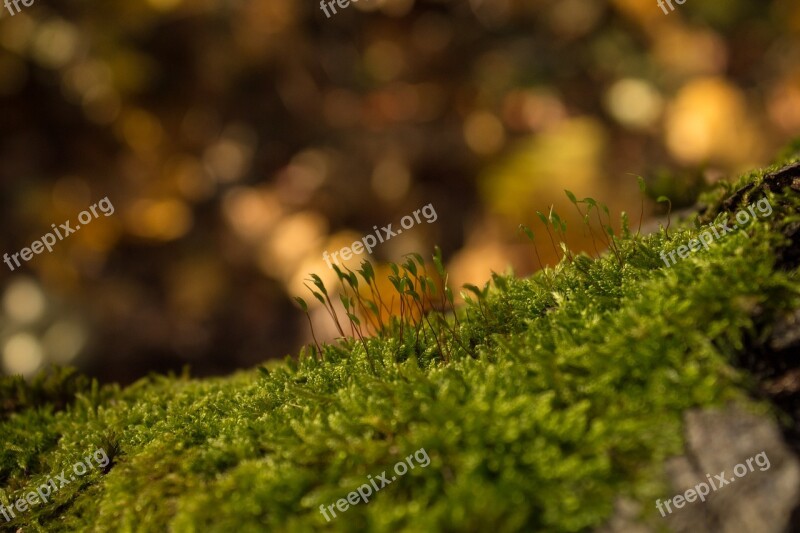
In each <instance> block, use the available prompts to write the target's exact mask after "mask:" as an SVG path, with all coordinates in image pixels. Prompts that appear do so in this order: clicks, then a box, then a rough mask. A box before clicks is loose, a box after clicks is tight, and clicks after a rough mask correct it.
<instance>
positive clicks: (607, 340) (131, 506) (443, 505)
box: [0, 171, 800, 532]
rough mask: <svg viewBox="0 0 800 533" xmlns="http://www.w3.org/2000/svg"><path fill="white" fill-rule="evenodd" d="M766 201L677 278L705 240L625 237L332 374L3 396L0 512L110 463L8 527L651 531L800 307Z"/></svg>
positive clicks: (294, 369)
mask: <svg viewBox="0 0 800 533" xmlns="http://www.w3.org/2000/svg"><path fill="white" fill-rule="evenodd" d="M763 175H764V172H763V171H762V172H757V173H753V174H751V175H750V176H747V177H745V178H744V181H743V182H742V184H744V183H755V184H758V183H759V180H761V179H762V178H763ZM742 184H740V186H741V185H742ZM724 196H725V191H718V192H717V193H713V194H711V195H710V196H708V198H707V201H708V202H709V203H710V204H711V205H712V207H713V206H715V205H718V204H719V202H720V200H721V199H722V198H723V197H724ZM769 197H770V203H771V205H772V206H773V207H774V210H775V211H774V213H773V214H772V216H770V217H769V218H764V219H759V220H758V221H757V222H756V223H754V224H752V225H751V226H749V227H748V228H747V229H746V230H743V231H739V232H736V233H733V234H729V235H727V236H726V237H724V238H723V239H721V240H719V241H716V242H715V243H714V244H713V245H712V246H711V249H710V250H709V251H700V252H697V253H693V254H691V255H690V256H689V257H688V258H687V259H684V260H682V261H679V262H678V263H677V264H676V265H674V266H672V267H670V268H667V267H665V265H664V263H663V261H662V260H661V259H660V258H659V254H660V253H661V251H664V250H672V249H674V248H675V247H676V246H678V245H680V244H686V243H688V241H689V240H690V239H692V238H695V237H696V236H697V235H698V233H699V231H698V229H697V228H695V227H694V225H693V224H692V223H691V222H688V223H686V224H684V225H683V226H681V227H680V228H672V229H671V231H670V234H669V236H667V235H666V233H665V232H664V231H661V232H659V233H656V234H653V235H649V236H642V237H637V236H635V235H631V234H630V233H628V232H626V233H625V235H623V236H621V237H618V238H617V240H616V252H615V253H613V254H607V255H606V256H604V257H603V258H601V259H599V260H595V259H590V258H588V257H586V256H583V255H579V256H576V257H575V258H574V260H572V261H570V260H569V259H565V260H564V261H562V263H561V265H559V266H558V267H557V268H556V269H547V270H545V271H543V272H540V273H538V274H536V275H534V276H532V277H530V278H527V279H518V278H515V277H513V276H495V282H494V284H493V286H492V287H491V288H490V289H489V290H488V291H486V292H484V291H482V290H480V289H475V292H477V293H479V294H480V297H478V296H473V297H472V300H473V303H471V304H469V305H467V306H466V307H465V308H463V309H460V310H459V311H458V318H459V320H458V322H457V323H456V322H454V320H453V318H452V316H451V317H448V318H447V319H444V320H443V319H441V318H437V319H436V320H432V321H431V322H429V323H425V322H422V321H420V320H419V319H418V318H417V319H415V318H414V317H413V316H412V315H411V314H409V315H408V316H407V318H406V319H405V320H395V321H393V322H392V324H391V325H388V326H387V327H386V328H385V329H384V330H383V331H382V332H381V334H380V335H378V336H375V337H368V338H365V339H364V340H363V342H362V341H361V340H360V339H352V340H349V341H347V342H343V343H342V344H340V345H338V346H325V347H323V349H322V350H323V353H322V356H321V357H319V354H318V353H316V349H310V350H308V351H306V352H305V353H304V354H302V355H301V356H300V357H299V358H298V359H297V360H291V359H289V360H287V361H286V362H284V363H281V364H269V365H267V366H266V367H262V368H259V369H254V370H252V371H247V372H241V373H239V374H236V375H234V376H230V377H227V378H217V379H207V380H193V379H189V378H188V377H186V376H181V377H151V378H147V379H143V380H141V381H139V382H138V383H136V384H134V385H133V386H131V387H128V388H127V389H124V390H120V389H119V388H117V387H113V386H108V387H104V388H98V387H97V386H96V385H94V386H88V385H85V384H84V385H82V386H81V387H72V388H70V387H69V386H66V385H65V386H64V387H63V388H61V389H60V388H59V385H57V383H59V382H61V381H59V379H60V378H51V379H55V382H56V384H53V383H51V384H50V385H49V387H50V389H51V390H61V391H62V392H63V394H61V395H59V394H27V395H25V394H20V393H19V390H21V389H19V387H22V386H23V385H21V384H20V382H18V381H17V382H14V383H16V385H14V387H17V389H13V387H12V385H11V383H12V381H10V380H8V379H6V380H5V381H4V382H2V383H0V389H2V390H3V391H10V390H12V389H13V390H17V391H18V392H17V393H14V394H16V396H14V395H12V394H11V393H6V394H4V397H3V399H4V405H6V406H7V407H6V408H5V412H6V416H5V418H4V419H3V421H2V428H1V430H2V432H1V434H2V441H3V446H2V450H3V451H2V455H0V476H1V477H2V480H3V485H2V486H3V487H4V490H3V491H2V492H0V501H2V502H3V503H5V504H8V498H9V497H10V496H11V495H14V497H19V495H20V493H21V492H23V491H25V492H27V491H30V490H33V489H34V488H35V487H36V485H38V484H39V483H41V482H42V481H43V480H44V479H46V478H47V476H52V475H55V474H56V473H58V472H60V471H61V470H62V469H69V468H71V466H72V464H74V463H75V462H76V461H79V460H80V459H81V458H82V457H84V456H86V455H88V454H89V453H91V452H93V451H94V450H95V449H97V448H98V447H105V449H106V450H107V451H109V455H114V456H115V457H114V461H113V463H112V467H111V468H110V469H108V472H107V473H103V472H101V471H98V470H93V471H92V472H90V473H89V474H87V475H85V476H82V477H80V478H78V479H77V480H76V481H74V482H72V483H70V484H69V485H67V486H65V487H64V488H62V489H61V490H59V491H58V492H57V493H55V494H54V501H52V502H50V503H48V504H45V505H38V506H35V507H34V508H33V509H32V510H30V511H28V512H25V513H22V514H21V515H18V518H17V519H16V520H14V521H13V522H12V524H9V525H8V526H6V527H9V528H10V526H12V525H13V526H14V527H15V528H16V527H24V529H25V531H165V530H172V531H187V532H191V531H198V532H200V531H245V532H246V531H265V530H270V531H310V530H318V529H324V528H326V527H327V528H329V529H335V530H342V531H363V530H371V531H396V530H403V529H406V530H413V531H436V530H450V531H453V530H458V531H486V530H497V531H515V530H526V531H536V530H539V531H580V530H584V529H586V528H590V527H592V526H597V525H600V524H602V523H603V522H604V520H606V519H607V518H608V517H609V515H610V513H611V511H612V503H613V501H614V499H615V497H617V496H620V495H626V496H629V497H632V498H634V499H638V500H640V501H642V502H643V503H645V504H646V505H645V508H646V509H647V511H646V512H647V513H651V511H650V507H651V506H652V505H651V504H652V501H653V499H654V498H656V497H658V496H662V495H663V491H664V490H665V488H664V485H663V479H662V477H661V472H662V464H663V461H664V459H665V458H667V457H668V456H670V455H673V454H679V453H680V452H681V449H682V437H681V435H682V426H681V424H682V412H683V411H684V410H686V409H687V408H690V407H695V406H708V405H715V404H721V403H723V402H726V401H729V400H738V401H741V402H748V400H747V390H748V388H749V386H750V378H749V377H748V376H746V375H742V374H741V373H739V372H738V371H737V370H735V369H734V368H733V366H732V365H731V362H732V361H733V360H734V358H735V357H736V356H737V354H739V353H740V352H741V351H742V350H743V349H744V347H745V338H746V336H748V335H750V336H755V335H757V334H759V333H761V330H762V329H763V328H762V327H761V326H759V325H758V324H756V323H755V317H757V316H758V317H761V319H760V320H762V321H768V320H767V319H768V317H770V316H773V315H774V314H775V313H778V312H779V311H781V310H783V309H788V308H791V307H797V306H798V304H799V303H800V291H798V288H800V283H798V279H797V273H796V271H785V270H781V269H776V268H775V256H776V254H775V250H776V249H777V248H778V247H780V246H782V245H783V244H784V240H785V238H784V237H782V234H781V229H782V228H783V227H784V226H785V225H786V224H787V223H788V222H789V221H791V220H794V219H796V218H797V216H796V213H797V206H798V200H797V198H796V197H795V196H793V195H792V194H790V193H770V196H769ZM711 211H713V209H712V210H711ZM711 211H709V212H711ZM719 216H723V215H719ZM531 253H533V249H532V251H531ZM409 268H410V267H405V268H403V269H398V272H397V279H398V280H399V279H401V278H402V277H403V275H404V274H408V272H409ZM414 268H416V267H414ZM411 278H412V279H416V278H415V276H411ZM401 283H402V282H401ZM362 285H363V281H362ZM396 286H397V285H396ZM424 288H425V287H423V292H424ZM414 289H416V286H414V288H413V289H411V290H412V292H414V293H415V294H417V296H420V294H419V291H418V290H414ZM400 290H401V292H403V291H405V290H409V287H402V285H401V286H400ZM406 294H407V295H408V297H409V301H412V299H413V298H414V296H413V295H409V294H408V293H406ZM421 298H422V301H423V302H424V301H425V297H424V295H422V296H421ZM353 305H355V304H353ZM433 316H436V314H434V315H433ZM764 317H767V319H765V318H764ZM415 320H417V321H416V322H415ZM401 322H403V326H402V327H403V332H402V335H401V331H400V328H401ZM265 355H266V354H265ZM63 377H64V376H62V378H63ZM67 378H69V376H67V377H66V378H65V379H67ZM63 382H64V383H66V381H63ZM34 388H35V387H34ZM26 390H27V389H26ZM8 398H12V400H9V399H8ZM9 402H10V403H9ZM420 448H424V449H425V450H426V451H427V453H428V455H429V456H430V458H431V463H430V465H429V466H428V467H426V468H421V467H417V468H415V469H414V470H411V471H409V472H408V474H406V475H405V476H402V477H399V478H398V479H397V480H396V481H394V482H393V483H392V484H391V485H390V486H387V487H385V488H383V489H382V490H381V491H380V492H378V493H376V494H374V495H373V496H372V498H371V499H370V501H369V503H368V504H364V503H361V504H359V505H355V506H351V507H350V509H348V510H347V511H346V512H345V513H339V516H338V517H336V518H335V519H333V520H332V521H331V522H326V521H325V519H324V518H323V516H322V515H321V513H320V512H319V506H320V505H326V506H327V505H331V504H333V503H335V501H336V500H338V499H340V498H344V497H346V496H347V493H349V492H351V491H353V490H355V489H356V488H357V487H358V486H359V485H361V484H363V483H366V482H367V475H368V474H369V475H372V476H375V475H376V474H379V473H380V472H382V471H384V470H387V471H388V470H390V469H391V467H392V466H393V465H394V464H395V463H396V462H397V461H399V460H402V458H404V457H406V456H407V455H410V454H412V453H413V452H414V451H416V450H418V449H420ZM111 449H113V451H110V450H111ZM654 512H655V510H654V509H653V510H652V513H654ZM0 520H2V518H0ZM0 525H1V524H0Z"/></svg>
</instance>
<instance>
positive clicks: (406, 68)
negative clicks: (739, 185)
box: [0, 0, 800, 383]
mask: <svg viewBox="0 0 800 533" xmlns="http://www.w3.org/2000/svg"><path fill="white" fill-rule="evenodd" d="M20 7H21V9H22V11H21V12H20V13H17V14H15V15H14V16H11V14H10V13H9V12H8V11H7V10H5V9H4V10H3V11H2V14H0V202H1V203H2V205H1V206H0V221H2V228H3V229H2V232H0V244H2V253H9V254H10V253H16V252H19V250H20V249H22V248H23V247H26V246H30V244H31V242H33V241H34V240H36V239H38V238H40V237H41V236H42V235H43V234H44V233H46V232H48V231H50V228H51V224H56V225H58V224H61V223H63V222H64V221H66V220H71V221H72V223H73V226H74V224H75V221H76V219H77V216H78V213H80V212H81V211H83V210H84V209H87V208H88V207H89V206H90V205H91V204H94V203H96V202H98V201H99V200H100V199H102V198H104V197H106V196H107V197H108V198H109V201H110V202H111V203H112V204H113V206H114V208H115V212H114V214H113V215H111V216H109V217H104V216H100V217H99V218H98V219H97V220H94V221H93V222H92V223H91V224H88V225H85V227H82V228H81V230H80V231H78V232H77V233H74V234H72V235H71V236H69V237H68V238H66V239H65V240H63V241H61V242H58V243H57V244H56V246H55V249H54V250H53V252H52V253H47V252H45V253H43V254H41V255H36V256H34V257H33V259H31V260H30V261H28V262H27V263H25V265H24V266H23V268H19V269H16V270H15V271H14V272H11V271H10V270H9V269H8V268H7V267H6V266H5V265H2V267H0V272H1V273H0V304H1V306H0V313H1V314H0V366H1V367H2V371H3V372H4V373H22V374H24V375H27V376H29V375H31V374H32V373H34V372H36V370H37V369H39V368H40V367H42V366H43V365H46V364H47V363H51V362H52V363H60V364H72V365H76V366H78V367H80V368H81V369H83V370H84V371H85V372H88V373H89V374H90V375H93V376H96V377H98V378H100V379H101V380H103V381H108V380H116V381H120V382H123V383H128V382H130V381H132V380H134V379H136V378H138V377H140V376H143V375H146V374H148V373H150V372H153V371H157V372H164V371H169V370H176V371H180V369H181V368H182V367H183V366H184V365H190V367H191V372H192V374H193V375H201V376H203V375H212V374H224V373H228V372H231V371H233V370H235V369H237V368H246V367H251V366H253V365H255V364H258V363H260V362H262V361H264V360H267V359H270V358H277V357H283V356H285V355H287V354H291V353H296V351H297V349H298V347H300V346H301V345H302V344H304V343H305V342H307V341H309V340H310V337H309V332H308V329H307V326H306V323H305V317H304V316H303V315H302V314H301V312H300V310H299V309H297V308H296V306H295V305H293V304H292V303H291V298H292V297H293V296H296V295H301V296H306V294H304V289H303V280H304V279H306V278H307V277H308V274H309V273H310V272H316V273H318V274H320V275H321V276H322V277H323V279H326V280H330V279H331V270H330V269H329V268H328V267H327V265H326V264H325V263H324V262H323V260H322V252H323V251H325V250H327V251H329V252H332V251H335V250H338V249H340V248H341V247H342V246H345V245H349V244H351V243H352V242H353V241H355V240H356V239H359V238H361V236H362V235H364V234H367V233H371V232H373V229H372V228H373V226H375V225H377V226H378V227H382V226H385V225H387V224H389V223H392V224H393V225H394V228H397V227H398V225H399V220H400V218H401V217H403V216H405V215H408V214H411V213H412V212H413V211H414V210H415V209H419V208H421V207H422V206H423V205H426V204H429V203H431V204H433V207H434V208H435V210H436V213H437V215H438V218H437V220H436V221H435V222H433V223H430V224H428V223H426V222H425V221H424V219H423V223H421V224H417V225H415V226H414V227H413V229H410V230H407V231H404V232H403V234H402V235H401V236H398V237H395V238H393V239H391V240H390V241H387V242H386V243H384V244H381V245H379V246H378V247H377V248H376V249H375V250H374V252H373V255H372V256H371V259H372V260H374V261H376V262H377V263H378V264H380V265H385V264H386V262H387V261H390V260H397V259H400V258H401V257H402V255H403V254H405V253H409V252H419V253H422V254H423V255H424V256H426V257H429V256H430V254H431V252H432V250H433V246H434V245H436V244H438V245H440V246H441V247H442V249H443V251H444V254H445V257H446V259H447V264H448V268H449V270H450V274H451V281H452V282H453V284H454V286H456V287H457V286H460V285H461V284H462V283H466V282H471V283H476V284H481V283H483V282H484V281H485V280H486V279H487V278H488V277H489V275H490V272H491V271H492V270H494V271H498V272H502V271H505V270H506V269H507V268H509V267H513V269H514V271H515V272H517V273H518V274H527V273H529V272H532V271H533V270H535V269H536V268H538V267H539V265H538V263H537V261H536V260H535V259H534V255H533V253H532V248H531V246H530V244H529V243H527V241H526V240H524V239H523V238H521V237H520V236H519V233H518V231H517V227H518V224H520V223H526V224H529V225H531V226H532V227H533V228H534V231H537V232H540V231H541V230H542V227H541V225H540V224H539V225H537V224H534V219H535V218H534V217H535V215H534V213H535V211H536V210H541V211H544V212H547V210H548V209H549V206H550V205H551V204H554V205H555V208H556V209H557V210H558V212H559V213H561V214H562V215H564V218H566V219H567V221H568V224H571V228H570V229H569V230H568V233H569V239H570V245H571V247H573V249H583V250H587V251H591V246H592V245H591V241H590V240H587V236H586V232H585V231H582V230H581V229H578V228H577V227H576V225H575V219H574V218H572V217H570V216H568V215H571V214H572V213H571V212H570V210H571V209H572V207H571V206H569V204H567V203H566V197H565V195H564V193H563V189H565V188H568V189H570V190H572V191H574V192H575V194H576V195H577V196H578V197H579V198H582V197H586V196H592V197H594V198H596V199H598V200H600V201H604V202H606V203H607V204H608V205H609V207H610V208H611V210H612V213H614V214H615V219H616V218H617V215H618V214H619V212H620V211H621V210H625V211H626V212H628V213H629V214H630V217H631V225H632V226H633V227H634V229H635V228H636V225H637V224H638V222H639V218H640V210H641V209H642V207H641V196H640V194H639V191H638V187H637V185H636V180H635V178H634V177H633V176H632V175H631V174H640V175H642V176H644V177H645V179H646V180H647V183H648V186H649V191H648V195H651V197H656V196H657V195H661V194H664V195H668V196H669V197H670V198H671V199H672V201H673V205H674V207H675V208H676V209H677V208H680V207H681V206H687V205H690V204H691V203H692V201H693V198H694V196H695V194H696V193H697V191H698V190H701V189H702V188H704V187H706V186H708V185H709V184H710V183H713V182H714V181H716V180H719V179H728V178H729V177H730V176H731V175H732V174H734V173H736V172H738V171H741V170H745V169H748V168H750V167H752V166H753V165H761V164H764V163H766V162H768V161H770V159H771V158H772V157H773V156H774V155H775V153H776V150H777V149H778V148H779V147H780V146H782V145H783V144H785V143H786V142H787V141H788V140H790V139H791V138H792V137H793V136H796V135H797V134H798V133H800V3H798V2H796V0H772V1H769V0H762V1H759V2H753V1H751V0H750V1H746V0H729V1H727V2H717V1H709V0H688V1H687V2H686V3H685V4H684V5H682V6H677V5H676V9H675V11H673V12H671V13H669V14H667V15H665V14H664V12H663V11H662V10H661V8H659V7H658V5H657V3H656V0H460V1H455V0H360V2H358V3H357V4H351V5H350V6H349V7H347V8H346V9H341V8H339V9H338V13H337V14H335V15H333V16H332V17H331V18H326V17H325V14H324V13H323V12H322V11H321V9H320V7H319V5H318V4H317V3H315V2H314V1H304V2H299V1H298V0H126V1H125V2H123V1H120V0H109V1H106V2H65V1H62V0H35V3H34V4H33V5H32V6H31V7H24V6H23V5H22V4H20ZM657 209H658V208H657V206H656V205H655V204H654V202H652V201H651V200H650V199H648V200H646V202H645V218H647V217H651V216H654V215H658V211H657ZM540 248H541V251H542V252H543V253H546V247H544V246H543V247H540ZM364 257H365V256H360V257H357V258H356V260H355V262H356V263H357V262H358V261H359V260H360V259H362V258H364ZM543 259H544V260H545V262H549V263H550V264H553V263H554V262H555V261H556V258H555V256H554V255H548V256H546V257H543ZM456 292H458V291H456ZM309 300H313V298H311V299H309ZM320 311H321V310H319V309H314V310H312V315H313V316H314V317H315V320H316V319H319V320H316V322H318V323H319V328H320V330H322V331H323V332H324V330H325V328H327V327H328V326H329V324H328V321H326V320H324V316H322V315H321V314H320ZM328 334H330V332H329V333H328ZM318 335H319V332H318Z"/></svg>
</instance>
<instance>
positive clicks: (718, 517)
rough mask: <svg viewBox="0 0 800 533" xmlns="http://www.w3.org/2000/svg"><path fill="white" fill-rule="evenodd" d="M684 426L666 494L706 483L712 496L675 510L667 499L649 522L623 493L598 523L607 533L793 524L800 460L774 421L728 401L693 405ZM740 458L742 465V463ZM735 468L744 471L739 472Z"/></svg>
mask: <svg viewBox="0 0 800 533" xmlns="http://www.w3.org/2000/svg"><path fill="white" fill-rule="evenodd" d="M685 427H686V447H685V454H684V455H683V456H680V457H675V458H673V459H670V460H669V461H668V462H667V465H666V475H667V478H668V480H669V484H670V486H671V491H670V493H669V495H668V496H667V497H668V498H674V497H675V496H677V495H679V494H680V495H683V494H685V493H686V491H687V490H688V489H694V488H695V487H696V486H698V485H699V484H700V483H705V484H706V486H708V487H709V489H710V490H709V494H708V495H707V496H705V501H701V500H700V499H695V500H694V501H692V502H684V504H683V505H682V506H681V508H676V507H675V505H674V503H673V504H672V505H671V506H670V507H671V509H672V512H671V513H669V512H667V507H666V505H665V504H664V501H663V500H661V503H662V506H663V508H664V514H665V517H664V518H662V517H661V516H660V514H659V513H658V511H656V512H655V518H654V519H653V518H652V514H651V512H652V511H651V510H646V512H645V513H644V515H645V517H646V520H647V521H646V522H642V521H641V517H642V513H641V506H640V505H639V504H637V503H635V502H631V501H629V500H626V499H620V500H618V501H617V502H616V504H615V512H614V515H613V517H612V518H611V520H609V522H608V523H607V524H606V525H605V526H604V527H602V528H599V530H598V531H599V532H600V533H623V532H625V533H629V532H630V533H650V532H652V531H658V530H661V529H663V526H667V527H668V528H669V530H671V531H675V532H676V533H695V532H698V533H699V532H703V533H706V532H714V533H783V532H786V531H790V530H791V526H790V519H791V516H792V512H793V511H794V510H795V508H796V507H798V503H800V500H799V498H800V461H798V459H797V458H796V457H795V455H794V454H793V452H792V451H791V450H790V449H789V447H788V446H787V444H786V443H785V442H784V440H783V436H782V435H781V432H780V430H779V429H778V426H777V424H775V422H773V421H772V420H771V419H769V418H767V417H763V416H758V415H754V414H752V413H748V412H746V411H743V410H741V409H740V408H737V407H734V406H729V407H727V408H725V409H706V410H692V411H688V412H687V413H686V415H685ZM756 456H758V459H757V460H756V459H753V460H751V461H750V466H752V471H751V470H750V468H748V465H747V460H748V459H751V458H755V457H756ZM765 459H768V462H767V461H766V460H765ZM740 464H741V465H743V466H742V467H737V465H740ZM759 464H760V465H761V466H759ZM734 468H738V471H737V473H739V474H742V477H737V476H736V475H734ZM745 470H746V473H744V471H745ZM723 472H724V475H723V477H724V478H725V479H726V481H727V482H728V483H727V484H725V485H722V484H721V482H720V481H719V479H718V478H717V476H718V475H721V474H722V473H723ZM709 478H710V479H711V482H709ZM711 483H713V484H714V486H715V487H716V490H714V489H712V488H711ZM701 490H703V489H701ZM679 503H680V502H679ZM653 506H655V502H653Z"/></svg>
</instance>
